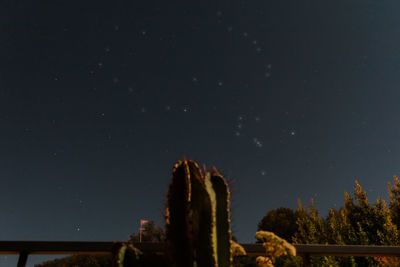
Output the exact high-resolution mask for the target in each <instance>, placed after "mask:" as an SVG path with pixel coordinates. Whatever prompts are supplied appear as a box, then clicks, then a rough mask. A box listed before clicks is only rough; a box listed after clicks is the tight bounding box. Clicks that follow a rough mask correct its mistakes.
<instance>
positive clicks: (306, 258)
mask: <svg viewBox="0 0 400 267" xmlns="http://www.w3.org/2000/svg"><path fill="white" fill-rule="evenodd" d="M302 258H303V267H309V266H311V258H310V254H308V253H306V254H303V255H302Z"/></svg>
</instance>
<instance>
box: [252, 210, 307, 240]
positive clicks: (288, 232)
mask: <svg viewBox="0 0 400 267" xmlns="http://www.w3.org/2000/svg"><path fill="white" fill-rule="evenodd" d="M299 215H300V214H299V212H297V211H296V212H295V211H293V210H292V209H289V208H284V207H280V208H278V209H274V210H270V211H268V212H267V214H266V215H265V216H264V217H263V218H262V219H261V221H260V222H259V223H258V230H257V231H269V232H273V233H275V234H276V235H278V236H279V237H281V238H283V239H285V240H287V241H289V242H292V241H293V240H292V238H293V236H294V234H295V233H296V232H297V224H296V221H297V218H298V217H299Z"/></svg>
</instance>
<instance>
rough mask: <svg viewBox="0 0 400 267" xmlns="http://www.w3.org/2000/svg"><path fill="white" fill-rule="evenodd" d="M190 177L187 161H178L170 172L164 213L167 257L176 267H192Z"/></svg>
mask: <svg viewBox="0 0 400 267" xmlns="http://www.w3.org/2000/svg"><path fill="white" fill-rule="evenodd" d="M190 191H191V186H190V176H189V173H188V165H187V161H179V162H177V163H176V164H175V166H174V169H173V171H172V182H171V184H170V186H169V190H168V196H167V211H166V216H167V218H166V222H167V224H166V237H167V249H168V256H169V257H170V259H171V261H172V262H174V264H175V266H176V267H192V266H193V261H194V253H193V238H192V234H191V233H192V231H191V224H190V218H189V210H190V202H189V199H190V195H191V192H190Z"/></svg>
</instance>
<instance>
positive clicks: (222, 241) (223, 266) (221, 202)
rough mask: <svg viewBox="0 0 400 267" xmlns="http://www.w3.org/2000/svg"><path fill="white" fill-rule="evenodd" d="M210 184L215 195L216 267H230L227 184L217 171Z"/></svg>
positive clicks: (230, 236) (228, 195)
mask: <svg viewBox="0 0 400 267" xmlns="http://www.w3.org/2000/svg"><path fill="white" fill-rule="evenodd" d="M211 183H212V185H213V189H214V191H215V195H216V204H217V205H216V221H217V248H218V267H230V266H232V253H231V239H232V233H231V225H230V223H231V220H230V215H229V203H230V193H229V189H228V184H227V183H226V181H225V179H224V178H223V177H222V175H221V174H219V173H218V171H216V170H213V172H212V173H211Z"/></svg>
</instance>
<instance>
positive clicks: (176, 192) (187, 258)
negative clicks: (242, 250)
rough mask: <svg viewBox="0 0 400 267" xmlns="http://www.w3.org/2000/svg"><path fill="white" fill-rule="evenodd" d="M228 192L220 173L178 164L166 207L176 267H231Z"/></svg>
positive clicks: (169, 246) (188, 163) (170, 251)
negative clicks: (204, 171) (204, 172)
mask: <svg viewBox="0 0 400 267" xmlns="http://www.w3.org/2000/svg"><path fill="white" fill-rule="evenodd" d="M229 197H230V195H229V189H228V186H227V183H226V182H225V180H224V178H223V177H222V175H220V174H219V173H218V171H216V170H213V171H212V172H206V174H205V176H204V175H203V173H202V171H201V169H200V168H199V166H198V165H197V163H196V162H194V161H191V160H183V161H179V162H178V163H176V164H175V166H174V169H173V172H172V182H171V184H170V187H169V191H168V198H167V207H166V230H167V232H166V234H167V249H168V255H169V256H170V258H171V260H172V262H174V264H175V266H177V267H213V266H214V267H229V266H231V265H232V255H231V230H230V217H229Z"/></svg>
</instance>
